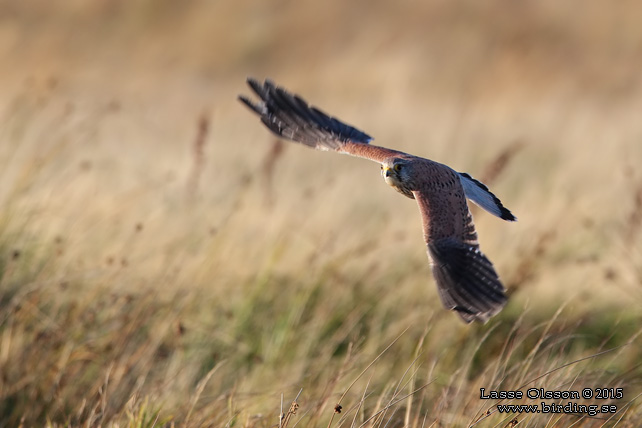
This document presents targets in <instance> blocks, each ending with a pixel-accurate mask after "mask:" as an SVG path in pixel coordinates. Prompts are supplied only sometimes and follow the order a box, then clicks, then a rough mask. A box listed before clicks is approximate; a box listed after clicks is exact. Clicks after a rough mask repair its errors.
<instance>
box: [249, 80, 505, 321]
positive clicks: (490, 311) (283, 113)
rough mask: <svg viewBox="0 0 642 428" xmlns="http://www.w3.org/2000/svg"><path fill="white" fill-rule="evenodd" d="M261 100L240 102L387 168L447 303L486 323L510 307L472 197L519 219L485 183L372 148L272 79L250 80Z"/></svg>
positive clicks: (305, 138) (295, 133)
mask: <svg viewBox="0 0 642 428" xmlns="http://www.w3.org/2000/svg"><path fill="white" fill-rule="evenodd" d="M247 83H248V84H249V86H250V88H252V90H253V91H254V92H255V93H256V94H257V95H258V96H259V97H260V99H261V101H260V102H258V103H254V102H252V101H251V100H250V99H248V98H247V97H244V96H239V100H240V101H242V102H243V103H244V104H246V105H247V106H248V107H249V108H250V109H252V111H254V112H255V113H256V114H258V115H259V117H260V118H261V122H263V124H264V125H265V126H267V127H268V129H270V130H271V131H272V132H274V133H275V134H276V135H278V136H279V137H283V138H286V139H289V140H292V141H295V142H297V143H301V144H305V145H306V146H308V147H312V148H315V149H318V150H325V151H327V150H333V151H335V152H339V153H345V154H348V155H352V156H357V157H360V158H365V159H369V160H371V161H375V162H378V163H380V164H381V175H382V177H383V179H384V180H385V182H386V183H387V184H388V185H390V186H391V187H393V188H394V189H395V190H397V191H398V192H399V193H401V194H403V195H405V196H407V197H409V198H411V199H414V200H416V201H417V204H418V205H419V211H420V213H421V220H422V222H423V231H424V240H425V242H426V246H427V247H428V257H429V259H430V261H431V268H432V273H433V275H434V277H435V281H436V282H437V290H438V291H439V297H440V298H441V301H442V303H443V305H444V307H446V308H447V309H449V310H454V311H456V312H457V314H458V315H459V316H460V317H461V318H462V319H463V320H464V321H465V322H467V323H470V322H471V321H480V322H483V323H485V322H486V321H488V319H489V318H490V317H492V316H493V315H495V314H497V313H498V312H499V311H500V310H501V309H502V307H503V306H504V305H505V304H506V300H507V298H506V294H505V291H506V289H505V288H504V286H503V285H502V283H501V281H500V280H499V277H498V276H497V273H496V272H495V269H494V267H493V264H492V263H491V262H490V260H488V258H486V256H485V255H484V254H482V252H481V251H480V250H479V242H478V241H477V232H476V231H475V225H474V224H473V217H472V215H471V213H470V211H469V209H468V204H467V203H466V198H468V199H470V200H471V201H473V202H475V203H476V204H477V205H479V206H480V207H482V208H483V209H485V210H486V211H488V212H490V213H491V214H493V215H495V216H497V217H499V218H501V219H504V220H508V221H515V220H516V218H515V216H513V214H512V213H511V212H510V211H509V210H508V209H506V208H505V207H504V206H503V205H502V203H501V201H500V200H499V199H498V198H497V197H496V196H495V195H493V194H492V193H491V192H490V191H489V190H488V188H487V187H486V186H485V185H484V184H482V183H481V182H480V181H477V180H475V179H474V178H472V177H471V176H470V175H468V174H465V173H459V172H456V171H455V170H453V169H452V168H450V167H448V166H446V165H444V164H441V163H438V162H435V161H432V160H429V159H424V158H421V157H418V156H413V155H410V154H407V153H403V152H399V151H396V150H391V149H387V148H385V147H377V146H374V145H371V144H370V142H371V141H372V140H373V138H372V137H370V136H369V135H368V134H366V133H364V132H362V131H359V130H358V129H356V128H353V127H352V126H350V125H347V124H345V123H343V122H341V121H339V120H338V119H336V118H334V117H331V116H328V115H327V114H325V113H323V112H322V111H320V110H319V109H317V108H316V107H313V106H311V105H309V104H308V103H307V102H306V101H305V100H303V99H302V98H301V97H299V96H297V95H294V94H291V93H289V92H288V91H286V90H285V89H283V88H281V87H277V86H275V85H274V83H272V82H271V81H270V80H266V81H265V82H264V83H260V82H258V81H257V80H254V79H248V80H247Z"/></svg>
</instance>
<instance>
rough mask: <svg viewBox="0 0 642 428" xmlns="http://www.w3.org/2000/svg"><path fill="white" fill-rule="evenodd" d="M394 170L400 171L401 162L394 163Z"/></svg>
mask: <svg viewBox="0 0 642 428" xmlns="http://www.w3.org/2000/svg"><path fill="white" fill-rule="evenodd" d="M395 171H397V172H399V171H401V164H400V163H398V164H396V165H395Z"/></svg>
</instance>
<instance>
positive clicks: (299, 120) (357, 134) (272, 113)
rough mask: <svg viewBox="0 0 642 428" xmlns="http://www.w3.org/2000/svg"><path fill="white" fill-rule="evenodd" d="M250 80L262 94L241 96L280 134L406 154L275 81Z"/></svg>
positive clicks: (325, 146) (344, 149) (340, 148)
mask: <svg viewBox="0 0 642 428" xmlns="http://www.w3.org/2000/svg"><path fill="white" fill-rule="evenodd" d="M247 83H248V85H249V86H250V88H252V90H253V91H254V92H255V93H256V95H258V96H259V98H260V101H259V102H257V103H254V102H252V100H250V99H249V98H248V97H245V96H243V95H240V96H239V100H240V101H241V102H243V103H244V104H245V105H246V106H248V107H249V108H250V109H252V111H254V112H255V113H256V114H258V115H259V117H260V118H261V122H263V124H265V126H266V127H267V128H268V129H269V130H270V131H272V132H274V133H275V134H276V135H278V136H279V137H283V138H287V139H289V140H292V141H296V142H297V143H301V144H304V145H306V146H308V147H312V148H315V149H318V150H334V151H337V152H339V153H345V154H349V155H353V156H358V157H362V158H366V159H369V160H373V161H375V162H382V161H383V160H384V159H386V158H389V157H390V156H395V155H400V154H404V153H401V152H398V151H396V150H390V149H386V148H384V147H377V146H373V145H370V144H369V143H370V141H372V140H373V138H372V137H371V136H369V135H368V134H366V133H365V132H362V131H360V130H358V129H357V128H354V127H352V126H350V125H348V124H346V123H343V122H341V121H340V120H338V119H336V118H334V117H332V116H329V115H327V114H325V113H324V112H322V111H321V110H319V109H318V108H316V107H313V106H310V105H309V104H308V103H307V102H306V101H305V100H304V99H303V98H301V97H299V96H298V95H294V94H291V93H289V92H288V91H286V90H285V89H283V88H281V87H278V86H276V85H274V83H272V82H271V81H270V80H265V81H264V82H263V83H260V82H259V81H257V80H255V79H252V78H248V79H247Z"/></svg>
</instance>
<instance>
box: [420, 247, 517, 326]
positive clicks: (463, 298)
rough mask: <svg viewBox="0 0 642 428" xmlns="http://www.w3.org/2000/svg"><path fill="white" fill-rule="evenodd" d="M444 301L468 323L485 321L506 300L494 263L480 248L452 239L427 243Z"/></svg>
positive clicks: (501, 306)
mask: <svg viewBox="0 0 642 428" xmlns="http://www.w3.org/2000/svg"><path fill="white" fill-rule="evenodd" d="M428 252H429V254H430V256H431V258H432V259H433V274H434V276H435V280H436V281H437V289H438V290H439V296H440V297H441V300H442V303H443V304H444V306H445V307H446V308H448V309H451V310H454V311H456V312H457V314H458V315H459V316H460V317H461V319H463V320H464V321H465V322H466V323H470V322H472V321H479V322H482V323H485V322H486V321H488V320H489V319H490V317H492V316H493V315H495V314H497V313H498V312H499V311H501V309H502V308H503V307H504V305H505V304H506V301H507V297H506V294H505V289H504V286H503V285H502V283H501V281H500V280H499V277H498V276H497V273H496V272H495V269H494V268H493V264H492V263H491V262H490V260H488V259H487V258H486V256H484V255H483V254H482V253H481V252H480V251H479V249H478V248H477V247H472V246H469V245H466V244H464V243H463V242H461V241H457V240H455V239H452V238H445V239H440V240H438V241H435V242H430V243H428Z"/></svg>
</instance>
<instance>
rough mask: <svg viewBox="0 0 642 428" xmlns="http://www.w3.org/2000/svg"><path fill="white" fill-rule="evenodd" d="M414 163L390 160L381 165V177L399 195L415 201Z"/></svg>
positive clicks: (406, 160) (399, 159) (395, 159)
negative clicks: (413, 191)
mask: <svg viewBox="0 0 642 428" xmlns="http://www.w3.org/2000/svg"><path fill="white" fill-rule="evenodd" d="M411 170H412V161H411V160H408V159H401V158H389V159H386V160H384V161H383V162H382V163H381V176H382V177H383V179H384V180H385V182H386V183H387V184H388V185H389V186H391V187H393V188H394V189H395V190H397V191H398V192H399V193H401V194H403V195H406V196H408V197H409V198H412V199H414V195H413V194H412V178H411V177H412V176H411Z"/></svg>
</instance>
